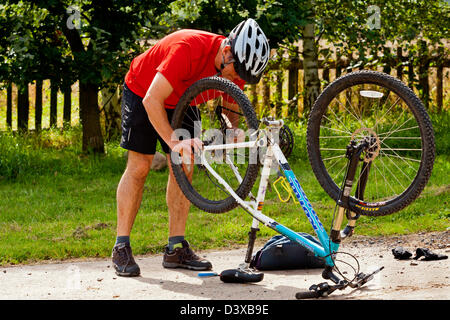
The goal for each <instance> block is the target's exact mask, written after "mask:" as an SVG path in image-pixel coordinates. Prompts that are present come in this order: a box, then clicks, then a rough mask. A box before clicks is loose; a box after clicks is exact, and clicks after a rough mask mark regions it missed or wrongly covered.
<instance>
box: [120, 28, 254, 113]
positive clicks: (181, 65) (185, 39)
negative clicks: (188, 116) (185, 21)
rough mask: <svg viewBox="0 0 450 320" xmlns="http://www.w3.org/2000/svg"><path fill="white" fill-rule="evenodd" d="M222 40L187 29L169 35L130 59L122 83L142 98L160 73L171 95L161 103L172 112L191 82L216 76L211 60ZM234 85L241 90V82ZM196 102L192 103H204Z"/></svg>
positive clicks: (207, 33) (222, 37)
mask: <svg viewBox="0 0 450 320" xmlns="http://www.w3.org/2000/svg"><path fill="white" fill-rule="evenodd" d="M223 39H225V37H224V36H221V35H216V34H213V33H209V32H206V31H199V30H189V29H185V30H180V31H176V32H174V33H172V34H169V35H168V36H166V37H164V38H163V39H161V40H160V41H158V42H157V43H156V44H155V45H154V46H153V47H151V48H150V49H148V50H147V51H145V52H144V53H142V54H140V55H139V56H137V57H136V58H134V59H133V61H132V62H131V66H130V70H129V71H128V73H127V75H126V76H125V83H126V84H127V86H128V88H129V89H130V90H131V91H133V92H134V93H135V94H137V95H138V96H140V97H142V98H143V97H145V94H146V93H147V90H148V88H149V87H150V84H151V83H152V81H153V78H154V77H155V75H156V73H157V72H160V73H161V74H162V75H163V76H164V77H165V78H166V79H167V80H168V81H169V82H170V84H171V85H172V87H173V92H172V94H171V95H170V96H169V97H168V98H167V99H166V100H165V107H166V108H167V109H174V108H175V106H176V104H177V103H178V100H179V99H180V97H181V96H182V94H183V93H184V92H185V91H186V89H187V88H188V87H189V86H191V85H192V84H193V83H194V82H195V81H197V80H200V79H202V78H205V77H210V76H214V75H215V74H217V70H216V67H215V57H216V55H217V52H218V50H219V47H220V45H221V43H222V40H223ZM235 83H236V84H237V85H238V86H239V87H240V88H241V89H242V88H243V87H244V84H245V81H243V80H238V81H235ZM214 96H217V93H216V94H214ZM208 98H209V99H212V98H213V96H208ZM198 100H199V99H197V101H195V102H194V101H193V102H192V104H195V103H202V102H205V101H198ZM200 100H202V99H201V98H200ZM203 100H204V99H203ZM227 100H228V99H227ZM230 102H231V101H230Z"/></svg>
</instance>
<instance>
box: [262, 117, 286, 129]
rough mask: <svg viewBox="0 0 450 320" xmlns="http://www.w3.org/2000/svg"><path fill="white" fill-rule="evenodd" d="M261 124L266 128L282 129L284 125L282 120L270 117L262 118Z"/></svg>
mask: <svg viewBox="0 0 450 320" xmlns="http://www.w3.org/2000/svg"><path fill="white" fill-rule="evenodd" d="M261 122H262V123H264V124H265V125H266V126H274V127H282V126H283V125H284V121H283V120H275V119H273V118H272V117H266V118H262V119H261Z"/></svg>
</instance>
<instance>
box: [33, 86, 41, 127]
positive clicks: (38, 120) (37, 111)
mask: <svg viewBox="0 0 450 320" xmlns="http://www.w3.org/2000/svg"><path fill="white" fill-rule="evenodd" d="M35 98H36V99H35V105H34V123H35V128H36V131H40V130H41V129H42V80H36V93H35Z"/></svg>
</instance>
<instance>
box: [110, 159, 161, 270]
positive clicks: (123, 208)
mask: <svg viewBox="0 0 450 320" xmlns="http://www.w3.org/2000/svg"><path fill="white" fill-rule="evenodd" d="M152 161H153V155H146V154H141V153H137V152H134V151H128V161H127V167H126V169H125V172H124V174H123V175H122V178H121V179H120V182H119V185H118V187H117V240H116V245H115V246H114V249H113V263H114V267H115V269H116V273H117V274H118V275H121V276H137V275H139V274H140V270H139V267H138V265H137V264H136V262H135V261H134V258H133V255H132V252H131V246H130V243H129V236H130V233H131V229H132V227H133V224H134V220H135V218H136V215H137V212H138V210H139V207H140V206H141V201H142V194H143V190H144V184H145V180H146V178H147V175H148V173H149V171H150V167H151V164H152Z"/></svg>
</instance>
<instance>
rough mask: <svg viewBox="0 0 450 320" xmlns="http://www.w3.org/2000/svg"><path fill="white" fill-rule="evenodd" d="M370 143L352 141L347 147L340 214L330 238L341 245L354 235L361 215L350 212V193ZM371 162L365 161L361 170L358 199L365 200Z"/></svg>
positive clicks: (340, 198)
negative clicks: (362, 156) (345, 220)
mask: <svg viewBox="0 0 450 320" xmlns="http://www.w3.org/2000/svg"><path fill="white" fill-rule="evenodd" d="M367 146H368V142H366V141H363V142H361V143H359V144H356V143H355V142H354V141H351V142H350V144H349V145H348V146H347V153H346V157H347V158H348V159H349V164H348V168H347V173H346V175H345V178H344V183H343V184H344V186H343V188H342V191H341V193H340V196H339V199H338V201H337V205H338V207H339V208H338V213H337V215H336V218H335V220H334V222H333V227H332V230H331V234H330V238H331V240H332V241H333V242H334V243H340V242H341V240H342V239H344V238H346V237H350V236H352V235H353V231H354V228H355V225H356V220H357V219H358V218H359V214H356V213H355V212H352V211H350V205H349V199H350V192H351V190H352V186H353V182H354V179H355V175H356V170H357V167H358V164H359V162H360V161H361V154H362V152H363V151H364V150H365V149H366V148H367ZM370 166H371V162H365V161H363V165H362V168H361V174H360V178H359V180H358V185H357V187H356V197H357V198H358V199H361V200H363V195H364V191H365V188H366V184H367V177H368V174H369V170H370ZM344 215H346V216H347V219H348V224H347V226H346V227H345V229H344V230H341V226H342V222H343V219H344Z"/></svg>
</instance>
